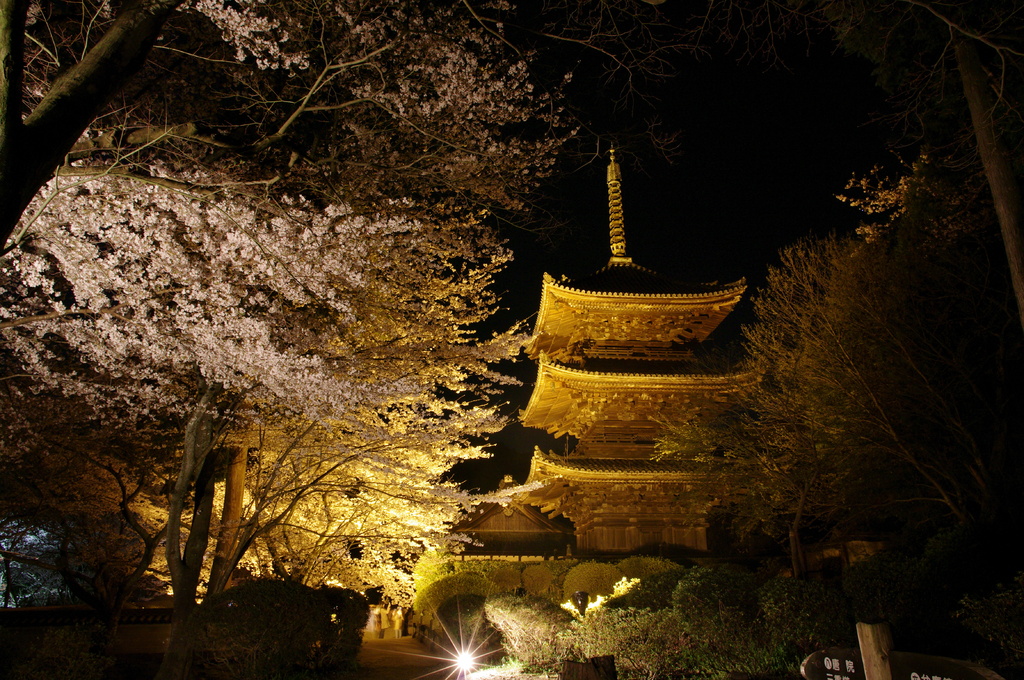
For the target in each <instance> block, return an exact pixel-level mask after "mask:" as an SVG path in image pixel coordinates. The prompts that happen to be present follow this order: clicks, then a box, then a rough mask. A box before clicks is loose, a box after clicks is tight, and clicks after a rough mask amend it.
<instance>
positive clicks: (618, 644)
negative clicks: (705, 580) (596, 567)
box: [564, 607, 691, 680]
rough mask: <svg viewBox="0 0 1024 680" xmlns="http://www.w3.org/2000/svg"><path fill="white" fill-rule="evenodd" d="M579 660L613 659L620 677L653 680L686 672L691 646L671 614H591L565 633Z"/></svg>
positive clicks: (625, 611) (601, 610)
mask: <svg viewBox="0 0 1024 680" xmlns="http://www.w3.org/2000/svg"><path fill="white" fill-rule="evenodd" d="M564 637H565V641H566V644H567V646H569V647H571V648H572V649H573V651H574V654H575V656H576V657H577V658H579V659H581V660H582V659H586V658H589V657H592V656H604V655H609V654H611V655H614V656H615V663H616V667H617V668H618V670H619V673H620V677H622V678H623V679H624V680H625V679H627V678H628V679H632V678H643V679H644V680H653V679H654V678H659V677H665V676H666V675H669V674H673V673H682V672H684V671H686V670H688V669H689V668H691V667H690V666H689V659H690V656H691V654H690V652H691V649H690V642H689V639H688V636H687V635H686V633H685V632H684V629H683V628H682V627H681V626H680V621H679V619H678V616H677V615H676V613H675V612H674V611H672V610H663V611H648V610H645V609H607V608H605V607H601V608H598V609H596V610H593V611H590V612H588V613H587V615H586V616H585V617H583V618H581V619H579V620H577V621H574V622H573V623H572V625H571V627H570V628H569V630H568V631H567V632H566V633H565V636H564Z"/></svg>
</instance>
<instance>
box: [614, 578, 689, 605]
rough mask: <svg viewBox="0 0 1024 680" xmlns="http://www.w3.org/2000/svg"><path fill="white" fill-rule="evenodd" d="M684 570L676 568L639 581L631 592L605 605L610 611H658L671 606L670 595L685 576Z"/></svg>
mask: <svg viewBox="0 0 1024 680" xmlns="http://www.w3.org/2000/svg"><path fill="white" fill-rule="evenodd" d="M686 571H687V570H686V569H685V568H683V567H676V568H675V569H672V570H670V571H660V572H658V573H656V574H651V575H650V576H647V577H645V578H641V579H640V583H638V584H637V585H636V586H635V587H634V588H633V589H632V590H630V591H629V592H628V593H626V594H625V595H620V596H619V597H613V598H611V599H610V600H608V601H607V602H606V603H605V606H606V607H611V608H612V609H650V610H652V611H658V610H661V609H668V608H669V607H671V606H672V593H673V591H675V589H676V585H677V584H678V583H679V580H680V579H681V578H683V576H684V575H685V574H686Z"/></svg>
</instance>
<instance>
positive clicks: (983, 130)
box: [956, 38, 1024, 328]
mask: <svg viewBox="0 0 1024 680" xmlns="http://www.w3.org/2000/svg"><path fill="white" fill-rule="evenodd" d="M956 61H957V66H958V67H959V69H960V79H961V81H962V82H963V88H964V97H966V99H967V104H968V106H969V107H970V110H971V124H972V125H973V126H974V137H975V140H976V141H977V144H978V155H979V156H981V163H982V165H983V167H984V168H985V176H986V177H987V178H988V186H989V189H990V190H991V192H992V202H993V203H994V204H995V209H996V216H997V217H998V219H999V228H1000V230H1001V231H1002V236H1003V247H1004V249H1005V250H1006V259H1007V262H1008V263H1009V265H1010V279H1011V281H1012V283H1013V293H1014V296H1015V297H1016V299H1017V314H1018V316H1019V317H1020V322H1021V327H1022V328H1024V225H1022V224H1021V219H1022V216H1024V209H1022V205H1021V195H1020V185H1019V184H1018V182H1017V178H1016V177H1015V176H1014V174H1013V166H1012V164H1011V162H1010V155H1009V153H1008V152H1007V151H1006V148H1005V147H1004V146H1003V144H1002V142H1000V140H999V135H998V133H997V131H996V126H995V121H994V120H993V109H994V105H993V103H992V97H991V96H989V91H988V79H987V78H986V76H985V71H984V69H982V67H981V61H980V59H979V58H978V50H977V48H976V47H975V45H974V42H972V41H971V40H968V39H963V38H961V39H960V40H958V41H957V43H956Z"/></svg>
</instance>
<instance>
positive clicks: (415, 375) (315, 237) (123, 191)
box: [0, 175, 518, 677]
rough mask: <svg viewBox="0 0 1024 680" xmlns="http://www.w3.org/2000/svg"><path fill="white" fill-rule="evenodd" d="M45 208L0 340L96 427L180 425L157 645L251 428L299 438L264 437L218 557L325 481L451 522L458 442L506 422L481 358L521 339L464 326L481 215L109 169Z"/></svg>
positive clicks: (483, 305) (191, 589)
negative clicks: (196, 189) (232, 459)
mask: <svg viewBox="0 0 1024 680" xmlns="http://www.w3.org/2000/svg"><path fill="white" fill-rule="evenodd" d="M59 181H61V180H60V179H59V178H58V180H55V181H54V184H56V183H57V182H59ZM38 202H39V203H40V204H41V205H40V206H39V207H38V208H37V207H36V206H32V209H35V210H38V212H37V215H38V217H37V219H36V220H35V221H34V222H33V224H32V231H30V232H29V237H30V239H31V241H30V243H31V245H30V246H28V247H25V248H22V249H19V250H18V251H16V252H13V253H11V255H10V256H9V258H8V259H7V261H5V263H4V265H3V276H4V277H5V279H6V280H5V284H6V285H5V291H6V295H7V296H8V300H7V304H6V305H5V307H4V309H3V311H2V312H0V315H2V319H3V320H2V321H0V328H2V330H3V332H4V336H3V338H4V349H5V351H6V352H7V353H9V355H10V356H11V357H14V358H16V359H17V361H18V362H20V371H21V375H24V376H27V377H28V378H26V379H30V380H31V381H32V382H33V384H34V385H35V387H36V389H45V390H49V391H53V392H55V393H59V394H61V395H63V396H64V397H65V398H67V399H74V400H76V401H78V402H80V403H82V404H86V405H88V406H89V407H90V408H93V409H95V410H96V412H97V413H98V414H100V418H101V423H100V424H102V419H104V418H109V419H111V420H116V421H118V422H144V421H147V420H149V419H151V418H154V417H160V418H162V419H165V421H166V422H175V421H176V422H178V423H179V429H178V433H177V441H178V454H177V458H176V461H177V462H176V467H177V470H176V473H175V477H173V478H172V479H171V480H170V485H171V491H170V493H169V494H168V496H167V530H166V531H167V551H166V560H167V568H168V570H169V572H170V580H171V583H172V586H173V589H174V597H175V628H174V630H175V632H174V633H173V634H172V645H171V652H170V653H169V659H174V658H178V659H179V660H180V658H181V657H180V656H177V655H179V653H182V650H181V649H180V648H179V647H176V644H178V643H179V642H184V641H183V640H182V639H181V636H180V625H181V623H182V622H183V621H184V620H185V618H187V616H188V614H189V612H190V611H191V609H192V607H193V606H194V604H195V599H196V595H197V592H198V590H199V582H200V578H201V576H202V575H203V569H204V567H205V566H208V565H207V564H206V563H205V558H204V555H205V554H206V552H207V546H208V541H209V536H210V526H211V522H212V519H213V514H214V509H213V500H214V489H215V485H214V479H215V475H214V473H215V472H216V470H217V469H218V466H220V465H222V462H223V459H224V451H225V450H226V447H228V446H231V445H235V446H241V445H244V444H245V441H244V436H243V435H244V433H245V432H247V431H250V430H251V428H253V427H256V428H259V427H260V426H263V425H264V424H267V423H273V422H281V420H280V419H282V418H286V419H288V420H289V422H291V423H292V424H291V427H292V428H306V429H308V431H309V434H307V435H306V437H307V438H308V437H311V438H312V439H307V438H303V437H299V438H296V441H297V442H298V443H299V444H302V445H301V446H299V445H286V446H283V447H268V449H269V450H272V451H271V454H270V455H272V456H275V457H274V458H269V457H267V458H266V459H265V460H264V462H263V463H261V465H265V466H266V467H261V468H259V469H256V470H254V471H253V473H252V475H251V480H252V481H251V486H252V488H253V489H259V490H260V492H259V494H254V495H253V496H252V500H251V504H252V509H251V511H250V512H249V513H248V514H247V515H246V521H247V522H249V524H245V525H243V526H242V529H243V531H244V532H246V533H244V534H243V540H242V541H241V543H242V544H243V547H242V548H241V549H239V550H236V551H235V554H234V555H233V557H232V558H231V559H232V560H234V561H237V559H238V558H239V557H240V556H241V554H242V553H243V552H244V546H247V545H248V544H249V543H250V542H251V540H252V539H253V537H255V536H257V535H258V534H259V533H260V531H261V530H265V528H267V527H273V526H276V525H278V524H281V523H282V522H285V521H291V520H293V519H295V518H297V517H298V514H297V513H302V512H307V513H311V512H312V511H307V510H306V509H305V506H304V503H305V501H302V502H300V500H297V497H298V496H301V495H303V494H304V493H307V492H313V491H315V492H318V493H320V494H321V496H323V494H326V493H328V492H329V490H330V488H331V487H332V485H333V488H335V489H337V488H339V485H344V484H347V485H350V486H354V487H355V488H357V489H359V492H358V493H355V492H354V493H355V496H354V497H355V498H358V497H359V496H360V495H361V494H363V493H365V494H366V498H369V497H370V495H372V494H374V493H378V494H381V495H386V494H392V495H393V496H395V497H401V498H402V499H403V501H402V502H404V503H406V507H407V508H410V507H413V506H415V504H416V502H417V500H423V499H425V498H426V497H427V496H429V497H430V498H431V500H432V503H433V504H434V505H440V506H445V505H447V507H446V508H445V507H442V509H441V510H439V511H438V512H437V513H436V514H435V515H434V516H433V517H431V518H429V519H425V521H424V522H422V524H421V525H420V529H421V531H422V533H423V534H424V535H429V534H430V533H431V531H433V530H438V529H441V528H443V520H444V519H445V518H446V517H451V515H452V513H453V512H454V511H455V510H456V509H457V507H459V503H460V500H461V499H460V498H458V496H457V494H455V493H454V492H453V490H452V489H451V488H450V487H448V486H445V485H443V484H439V476H440V475H441V473H443V471H444V470H446V469H447V468H448V467H450V465H451V464H453V463H454V462H456V461H458V460H460V459H463V458H466V457H472V456H477V455H481V453H480V451H479V449H478V448H477V447H474V446H472V445H470V443H469V441H468V439H469V437H471V436H473V435H478V434H482V433H484V432H486V431H489V430H491V429H494V428H496V427H498V426H500V422H499V419H498V418H497V417H496V416H495V413H494V411H493V410H492V409H491V408H489V407H487V406H486V404H485V403H484V402H483V401H482V397H483V396H485V395H484V394H483V393H484V392H486V385H487V384H488V383H493V382H495V381H500V380H501V377H500V376H498V375H496V374H494V373H493V372H492V371H491V370H490V368H489V364H490V363H491V362H494V361H497V360H499V359H501V358H505V357H508V356H510V355H511V354H512V353H514V352H515V351H517V349H518V338H517V336H515V335H513V334H510V333H506V334H504V335H499V336H495V337H493V338H491V339H480V338H476V337H475V334H474V331H473V330H472V326H473V325H474V324H476V323H478V322H480V321H481V320H483V319H485V318H486V317H487V316H488V315H489V314H490V312H491V311H492V310H493V308H494V306H495V299H494V296H493V294H491V293H489V292H488V289H487V286H488V284H489V283H490V281H491V278H492V276H493V274H494V273H495V272H496V271H497V270H499V269H500V268H501V267H502V266H503V265H504V263H505V262H506V261H507V259H508V257H509V256H508V253H507V252H505V251H504V250H503V249H502V248H501V247H500V245H499V243H498V242H497V241H496V240H495V238H494V236H493V235H492V234H491V232H490V231H489V230H487V229H486V228H484V227H483V226H481V225H480V224H478V223H475V222H473V221H466V220H457V221H456V220H454V219H449V220H442V221H440V222H438V223H427V222H425V221H422V220H414V219H411V218H408V217H397V216H394V215H390V216H389V215H382V216H378V217H372V216H368V215H363V214H359V213H357V212H355V211H353V210H351V209H350V208H348V207H347V206H345V205H341V204H323V203H318V202H315V201H313V200H311V199H307V198H303V197H295V198H289V197H282V198H281V200H279V201H278V202H276V203H275V204H271V203H269V202H266V201H260V202H252V201H250V202H246V201H243V200H239V199H238V198H237V197H235V198H234V200H206V201H200V200H197V199H196V198H195V197H194V196H192V195H190V194H188V193H182V192H177V191H172V190H168V189H167V187H165V186H160V185H156V184H139V183H138V182H135V181H134V180H132V179H130V178H125V177H120V176H116V175H115V176H108V177H104V178H91V179H88V180H83V181H81V182H79V183H78V184H77V185H76V186H74V187H70V188H66V189H65V190H62V191H59V192H51V193H48V194H44V195H41V196H40V197H39V199H38ZM42 204H45V205H42ZM278 439H280V438H278ZM261 460H262V459H261ZM357 480H358V481H357ZM389 480H391V481H394V482H395V485H394V486H393V487H392V486H391V481H389ZM257 495H259V496H260V497H259V498H257ZM445 499H447V500H445ZM332 512H333V511H332ZM334 519H335V518H334V515H333V514H332V519H331V522H334ZM371 538H372V536H369V535H368V536H366V537H361V538H360V540H362V541H364V542H365V545H366V548H365V550H370V549H373V546H372V545H371V543H372V541H370V540H368V539H371ZM388 540H390V539H388ZM382 554H383V553H382ZM167 667H168V668H167V670H166V673H168V675H164V677H176V676H177V675H176V674H178V673H180V672H181V671H180V668H181V667H180V665H175V662H174V661H169V662H168V664H167Z"/></svg>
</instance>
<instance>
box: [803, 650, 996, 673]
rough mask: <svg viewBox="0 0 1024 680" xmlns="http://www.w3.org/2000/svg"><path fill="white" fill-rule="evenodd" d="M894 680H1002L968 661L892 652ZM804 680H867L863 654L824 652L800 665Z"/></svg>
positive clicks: (891, 663)
mask: <svg viewBox="0 0 1024 680" xmlns="http://www.w3.org/2000/svg"><path fill="white" fill-rule="evenodd" d="M889 669H890V671H891V673H892V680H1003V678H1002V677H1001V676H1000V675H999V674H998V673H996V672H995V671H992V670H989V669H988V668H985V667H984V666H978V665H977V664H973V663H971V662H969V661H959V660H957V659H947V658H945V657H942V656H929V655H927V654H913V653H911V652H889ZM800 675H802V676H803V677H804V678H805V680H867V679H866V678H865V677H864V664H863V661H862V659H861V655H860V650H859V649H856V648H839V647H834V648H830V649H822V650H820V651H817V652H814V653H813V654H811V655H810V656H808V657H807V658H806V659H804V662H803V663H802V664H800Z"/></svg>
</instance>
